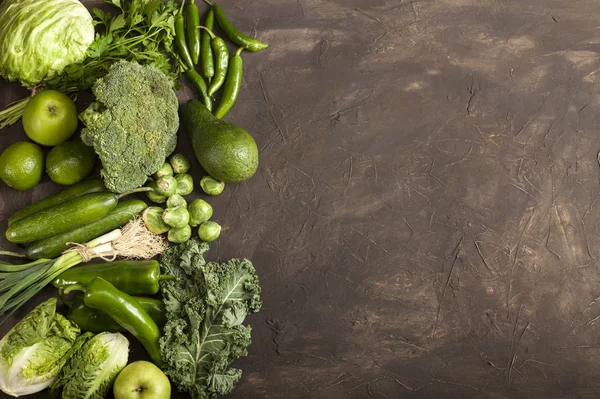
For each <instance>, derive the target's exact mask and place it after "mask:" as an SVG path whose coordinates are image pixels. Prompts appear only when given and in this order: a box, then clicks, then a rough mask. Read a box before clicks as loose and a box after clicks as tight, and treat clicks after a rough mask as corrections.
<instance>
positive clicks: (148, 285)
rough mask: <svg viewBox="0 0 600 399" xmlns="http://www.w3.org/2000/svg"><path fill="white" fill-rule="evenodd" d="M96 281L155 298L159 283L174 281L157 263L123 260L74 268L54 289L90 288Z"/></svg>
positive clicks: (57, 282) (58, 279)
mask: <svg viewBox="0 0 600 399" xmlns="http://www.w3.org/2000/svg"><path fill="white" fill-rule="evenodd" d="M95 277H102V278H103V279H105V280H106V281H108V282H109V283H111V284H113V285H114V286H115V287H116V288H117V289H119V290H121V291H123V292H126V293H128V294H130V295H154V294H156V293H158V288H159V285H158V282H159V281H160V280H171V279H174V278H175V277H172V276H166V275H161V274H160V266H159V264H158V261H156V260H146V261H133V260H124V261H116V262H105V263H92V264H89V265H84V266H79V267H74V268H72V269H69V270H67V271H65V272H64V273H62V274H61V275H60V276H58V277H57V278H55V279H54V281H52V285H53V286H54V287H56V288H58V289H59V290H64V289H66V288H68V287H69V286H71V285H77V284H83V285H87V284H89V283H90V282H91V281H92V280H93V279H94V278H95Z"/></svg>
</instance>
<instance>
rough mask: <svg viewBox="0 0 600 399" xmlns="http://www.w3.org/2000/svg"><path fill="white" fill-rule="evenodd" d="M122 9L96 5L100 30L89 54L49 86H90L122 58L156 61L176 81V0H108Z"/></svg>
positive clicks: (74, 88) (71, 88) (70, 88)
mask: <svg viewBox="0 0 600 399" xmlns="http://www.w3.org/2000/svg"><path fill="white" fill-rule="evenodd" d="M105 2H106V3H108V4H111V5H113V6H115V7H117V8H118V9H119V13H118V14H116V15H113V14H111V13H109V12H104V11H102V10H99V9H96V8H95V9H93V14H94V25H95V26H96V28H97V30H99V31H102V33H96V37H95V40H94V42H93V43H92V44H91V45H90V46H89V48H88V52H87V58H85V59H84V60H83V61H81V62H78V63H75V64H71V65H69V66H67V67H66V68H65V69H64V72H63V73H62V74H61V75H60V76H56V77H55V78H53V79H50V80H48V81H47V82H46V83H47V87H48V88H52V89H56V90H60V91H62V92H72V91H79V90H87V89H89V88H90V87H92V85H93V84H94V82H95V81H96V80H97V79H99V78H101V77H103V76H104V75H106V74H107V73H108V71H109V69H110V67H111V65H112V64H113V63H115V62H116V61H119V60H129V61H136V62H138V63H140V64H144V65H146V64H152V65H154V66H155V67H156V68H158V69H159V70H160V71H162V72H163V73H164V74H166V75H167V76H168V77H169V78H170V79H171V80H172V81H173V82H174V83H175V80H176V79H177V77H178V76H179V74H180V62H179V57H178V56H177V54H176V53H175V52H174V50H173V38H174V37H175V16H176V14H177V12H178V4H177V3H176V2H175V1H174V0H167V1H162V0H105Z"/></svg>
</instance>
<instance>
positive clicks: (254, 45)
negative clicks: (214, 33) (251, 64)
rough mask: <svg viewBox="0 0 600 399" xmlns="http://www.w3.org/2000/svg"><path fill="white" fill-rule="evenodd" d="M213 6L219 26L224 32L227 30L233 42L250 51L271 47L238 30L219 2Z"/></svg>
mask: <svg viewBox="0 0 600 399" xmlns="http://www.w3.org/2000/svg"><path fill="white" fill-rule="evenodd" d="M212 8H213V9H214V10H215V17H216V18H217V22H218V23H219V26H220V27H221V29H222V30H223V32H225V35H226V36H227V38H228V39H229V40H231V41H232V42H233V43H235V44H237V45H239V46H242V47H246V48H247V49H248V50H249V51H260V50H264V49H266V48H267V47H269V45H268V44H267V43H264V42H261V41H260V40H257V39H253V38H251V37H248V36H246V35H244V34H243V33H242V32H240V31H239V30H237V29H236V28H235V26H233V24H232V23H231V22H229V20H228V19H227V16H225V13H224V12H223V9H222V8H221V7H219V5H218V4H216V3H215V4H213V6H212Z"/></svg>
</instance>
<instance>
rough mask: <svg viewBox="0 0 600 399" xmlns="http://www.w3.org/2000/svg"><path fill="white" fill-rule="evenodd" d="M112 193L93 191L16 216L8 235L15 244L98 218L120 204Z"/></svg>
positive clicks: (55, 233) (53, 234) (64, 230)
mask: <svg viewBox="0 0 600 399" xmlns="http://www.w3.org/2000/svg"><path fill="white" fill-rule="evenodd" d="M117 202H118V197H117V195H115V194H113V193H109V192H106V193H91V194H85V195H81V196H79V197H75V198H73V199H72V200H69V201H67V202H63V203H62V204H58V205H55V206H53V207H50V208H47V209H44V210H42V211H40V212H36V213H34V214H32V215H29V216H27V217H25V218H23V219H20V220H17V221H16V222H14V223H13V224H11V225H10V226H8V229H6V239H7V240H8V241H9V242H12V243H15V244H21V243H26V242H31V241H37V240H41V239H44V238H48V237H52V236H55V235H57V234H61V233H64V232H66V231H70V230H73V229H75V228H77V227H80V226H83V225H86V224H88V223H91V222H93V221H94V220H98V219H100V218H101V217H104V216H106V214H107V213H108V212H110V211H112V210H113V209H115V207H116V206H117Z"/></svg>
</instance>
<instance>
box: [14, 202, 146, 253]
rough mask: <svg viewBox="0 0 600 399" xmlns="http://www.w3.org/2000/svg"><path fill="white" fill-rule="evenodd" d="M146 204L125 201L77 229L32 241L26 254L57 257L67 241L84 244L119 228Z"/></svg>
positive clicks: (65, 246) (63, 249)
mask: <svg viewBox="0 0 600 399" xmlns="http://www.w3.org/2000/svg"><path fill="white" fill-rule="evenodd" d="M146 206H147V205H146V203H145V202H144V201H140V200H128V201H123V202H121V203H119V204H118V205H117V207H116V208H115V209H113V210H112V211H110V212H109V213H108V214H107V215H106V216H104V217H103V218H101V219H98V220H96V221H94V222H91V223H89V224H86V225H84V226H81V227H78V228H76V229H75V230H71V231H67V232H64V233H62V234H58V235H55V236H52V237H48V238H45V239H43V240H40V241H36V242H34V243H32V244H31V245H30V246H29V247H28V248H27V249H26V250H25V255H26V256H27V257H28V258H29V259H41V258H48V259H52V258H56V257H57V256H59V255H60V254H62V253H63V252H64V251H65V250H67V249H68V248H69V247H70V245H69V244H67V243H73V242H76V243H81V244H83V243H85V242H88V241H89V240H92V239H94V238H96V237H99V236H101V235H102V234H105V233H108V232H109V231H112V230H114V229H118V228H119V227H121V226H123V225H124V224H126V223H127V222H129V221H130V220H132V219H133V218H135V217H136V216H138V215H139V214H140V213H142V211H143V210H144V209H146Z"/></svg>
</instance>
